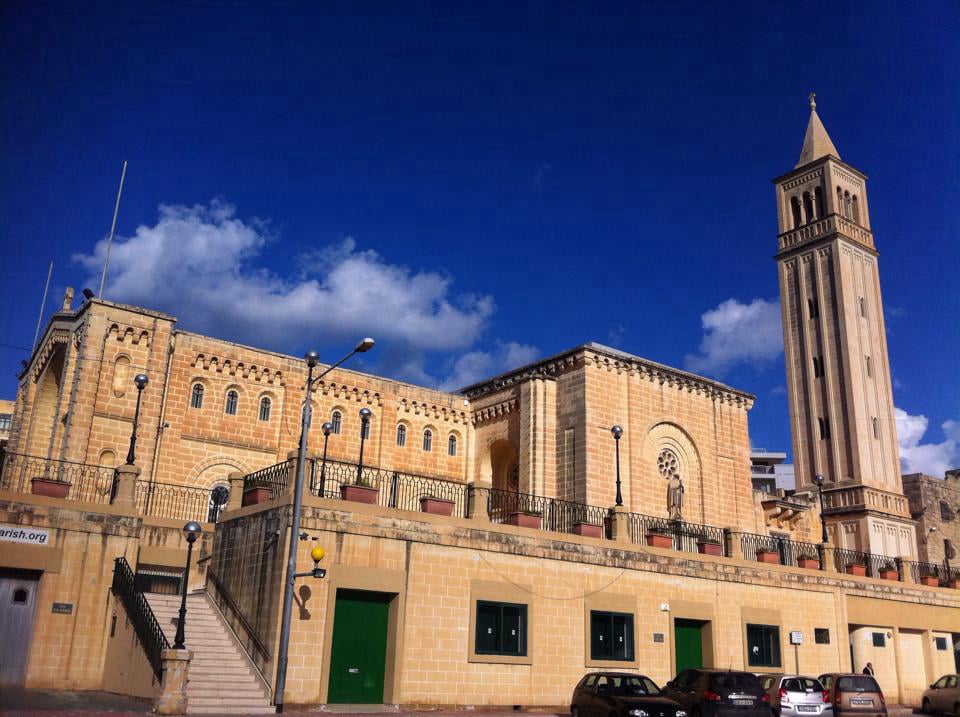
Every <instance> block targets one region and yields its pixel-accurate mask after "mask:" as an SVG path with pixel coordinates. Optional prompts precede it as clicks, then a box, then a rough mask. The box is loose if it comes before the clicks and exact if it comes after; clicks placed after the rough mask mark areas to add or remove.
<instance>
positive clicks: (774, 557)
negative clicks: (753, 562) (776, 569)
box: [757, 550, 780, 565]
mask: <svg viewBox="0 0 960 717" xmlns="http://www.w3.org/2000/svg"><path fill="white" fill-rule="evenodd" d="M757 560H759V561H760V562H761V563H770V564H771V565H779V564H780V553H777V552H775V551H773V550H758V551H757Z"/></svg>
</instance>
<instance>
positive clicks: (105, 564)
mask: <svg viewBox="0 0 960 717" xmlns="http://www.w3.org/2000/svg"><path fill="white" fill-rule="evenodd" d="M864 181H865V180H864V177H863V175H862V174H860V173H859V172H858V171H857V170H855V169H853V168H852V167H850V166H849V165H847V164H845V163H843V162H841V160H840V159H839V156H838V155H837V152H836V150H835V148H834V147H833V145H832V143H831V142H830V140H829V137H827V135H826V131H825V130H824V129H823V126H822V123H821V122H820V120H819V117H818V116H817V114H816V112H815V110H813V111H812V113H811V118H810V127H809V128H808V131H807V137H806V140H805V142H804V148H803V153H802V155H801V161H800V164H798V166H797V167H796V168H795V169H794V170H793V171H792V172H791V173H789V174H787V175H785V176H784V177H781V178H779V179H778V180H776V185H777V198H778V208H779V216H780V230H781V233H780V236H779V242H780V252H779V253H778V256H777V262H778V266H779V271H780V280H781V291H782V294H783V312H784V332H785V343H786V345H787V352H786V360H787V376H788V385H789V390H790V401H791V415H792V416H795V419H794V423H793V425H792V431H793V435H794V456H795V462H796V467H797V486H798V491H797V492H796V493H792V494H782V493H781V494H775V495H771V494H769V493H765V492H762V491H756V490H754V489H753V487H752V484H751V473H750V440H749V429H748V416H749V411H750V408H751V407H752V405H753V402H754V397H753V396H751V395H750V394H749V393H746V392H744V391H742V390H738V389H735V388H732V387H730V386H726V385H723V384H721V383H718V382H716V381H713V380H710V379H707V378H704V377H701V376H697V375H694V374H691V373H688V372H685V371H681V370H678V369H674V368H671V367H668V366H664V365H662V364H658V363H656V362H653V361H649V360H646V359H643V358H640V357H638V356H634V355H631V354H628V353H625V352H622V351H619V350H616V349H612V348H609V347H605V346H601V345H598V344H584V345H581V346H578V347H575V348H572V349H570V350H568V351H564V352H562V353H560V354H557V355H555V356H552V357H549V358H546V359H543V360H541V361H538V362H536V363H533V364H531V365H528V366H522V367H517V368H516V369H515V370H512V371H509V372H507V373H505V374H502V375H500V376H496V377H492V378H490V379H489V380H486V381H483V382H481V383H478V384H475V385H473V386H468V387H465V388H464V389H462V390H461V391H458V392H440V391H435V390H431V389H428V388H423V387H419V386H414V385H411V384H407V383H403V382H398V381H394V380H390V379H386V378H382V377H378V376H373V375H369V374H365V373H361V372H357V371H351V370H348V369H343V368H339V369H336V370H334V371H333V372H331V373H330V374H329V375H328V376H326V377H324V378H323V379H322V380H320V381H319V382H317V383H316V384H315V385H314V390H313V391H312V392H311V394H310V397H309V400H310V405H311V410H312V416H313V419H312V427H311V430H310V433H309V454H308V455H307V456H306V457H305V462H306V477H307V479H306V482H305V486H304V489H303V490H304V492H303V504H304V513H303V522H302V530H303V537H302V538H301V540H300V541H299V542H298V545H299V547H298V554H299V558H298V561H299V562H298V569H301V570H306V569H308V567H310V566H311V558H310V552H311V549H312V548H313V547H317V546H320V547H323V548H324V550H325V551H326V558H325V559H324V563H323V566H324V567H325V568H326V576H325V577H324V578H323V579H314V578H303V579H301V580H300V581H299V582H298V587H297V592H296V597H295V601H296V606H295V609H294V617H293V621H292V632H291V651H290V661H289V671H288V674H287V681H286V692H285V695H284V698H285V699H284V701H285V702H286V703H288V704H289V703H303V704H313V703H326V702H388V703H401V704H408V705H415V704H429V705H464V704H478V705H544V706H546V705H551V706H556V705H563V704H564V703H565V701H566V700H567V699H568V698H569V694H570V691H571V690H572V687H573V685H574V684H575V683H576V682H577V680H579V678H580V677H581V676H582V675H583V673H584V672H585V671H587V670H590V669H593V668H599V667H611V668H616V669H626V670H631V671H640V672H643V673H644V674H648V675H649V676H651V677H653V678H654V679H655V680H657V681H658V682H661V683H662V682H665V681H666V680H668V679H670V678H671V677H672V676H673V675H675V674H676V673H677V671H679V670H680V669H683V668H685V667H691V666H698V665H700V666H729V667H733V668H743V669H749V670H751V671H755V672H787V671H797V672H804V673H814V674H819V673H822V672H829V671H842V670H850V669H856V670H859V669H861V668H862V666H863V664H864V663H865V662H867V661H871V662H873V664H874V666H875V668H876V670H877V675H878V679H879V680H880V682H881V685H882V687H883V688H884V690H885V691H886V692H887V694H888V699H892V700H898V701H904V702H909V701H911V700H917V699H918V698H919V694H920V692H921V691H922V689H923V688H925V686H926V685H927V684H929V683H930V682H932V681H933V680H934V679H936V677H938V676H939V675H940V674H942V673H944V672H953V671H954V670H955V666H956V662H955V660H956V655H957V645H958V644H960V611H958V608H960V590H957V589H956V584H957V583H956V579H957V578H960V575H953V574H952V573H950V572H946V573H944V572H943V571H942V570H941V569H940V568H939V567H938V566H929V567H927V564H926V563H924V562H923V561H921V560H919V556H918V554H917V544H916V533H915V529H914V522H913V521H912V520H911V518H910V514H909V511H907V510H906V507H905V506H906V498H905V497H904V495H903V491H902V486H901V484H900V478H899V471H898V470H897V467H898V463H899V459H898V456H897V442H896V435H895V431H894V428H893V423H892V421H889V420H887V419H888V418H890V417H892V402H891V398H890V380H889V368H888V366H887V356H886V346H885V340H884V338H883V324H882V311H881V303H880V295H879V279H878V278H877V273H876V256H877V255H876V251H875V250H874V248H873V239H872V234H871V233H870V228H869V214H868V212H867V203H866V194H865V190H864ZM848 194H849V196H850V198H849V200H848V198H847V195H848ZM811 302H813V303H812V304H811ZM865 357H869V359H870V362H869V363H866V364H865V362H864V358H865ZM139 374H144V375H146V376H147V377H148V382H147V383H146V384H145V385H143V382H142V381H141V384H140V386H139V387H138V384H137V383H136V382H135V376H137V375H139ZM306 379H307V367H306V365H305V364H304V362H303V361H302V360H300V359H297V358H294V357H290V356H285V355H281V354H277V353H274V352H269V351H265V350H260V349H256V348H252V347H249V346H243V345H240V344H236V343H232V342H228V341H224V340H220V339H216V338H213V337H208V336H201V335H198V334H195V333H190V332H186V331H182V330H180V329H179V328H178V327H177V322H176V319H175V318H174V317H172V316H169V315H165V314H162V313H159V312H156V311H153V310H150V309H147V308H142V307H133V306H126V305H121V304H116V303H112V302H108V301H102V300H99V299H89V300H87V301H86V302H84V303H83V304H82V305H81V306H80V307H79V308H78V309H73V308H72V306H71V305H70V302H69V301H65V303H64V305H63V307H62V310H61V311H59V312H57V313H56V314H55V315H54V316H53V317H52V319H51V320H50V323H49V324H48V326H47V329H46V331H45V333H44V335H43V339H42V341H41V342H40V343H39V344H38V347H37V349H36V350H35V351H34V353H33V355H32V357H31V360H30V361H29V362H28V363H27V365H26V366H25V367H24V370H23V372H22V374H21V377H20V386H19V390H18V394H17V397H16V406H15V409H14V415H13V421H12V432H11V436H10V441H9V445H8V447H7V454H6V456H5V460H4V465H3V473H2V485H0V513H2V516H0V520H2V522H3V524H4V525H5V526H7V527H10V528H11V530H12V529H14V528H16V529H20V528H23V529H24V530H26V529H27V528H29V530H30V531H32V533H31V534H33V533H35V534H38V535H39V534H40V533H45V534H46V535H47V536H48V538H49V539H48V540H47V541H46V542H45V543H44V544H42V545H40V544H36V545H27V544H23V543H22V542H19V543H14V542H9V543H4V544H3V545H4V550H3V552H2V555H0V581H4V582H3V583H2V585H10V586H12V587H11V588H10V589H11V590H21V591H32V592H30V595H32V597H31V598H30V600H32V601H33V602H32V603H31V605H32V606H33V607H32V612H31V613H30V617H29V619H28V620H26V623H25V624H27V625H29V630H28V637H27V640H26V643H25V644H26V645H27V647H26V648H25V650H24V652H23V654H22V655H21V656H20V658H21V663H22V664H21V668H22V669H21V672H20V673H18V674H19V675H20V676H19V678H18V679H19V680H20V681H21V682H25V683H26V684H28V685H34V686H59V687H74V688H80V689H96V688H102V687H105V686H106V687H109V688H111V689H117V690H128V691H134V692H136V693H137V694H143V695H152V694H155V693H156V692H158V691H159V690H160V684H159V683H160V679H161V677H162V675H163V668H162V667H160V662H159V659H160V658H159V653H157V654H153V653H152V652H151V650H154V648H155V646H154V647H151V644H148V643H149V640H146V639H145V638H144V637H143V635H141V634H140V633H139V632H137V633H136V634H137V637H136V639H134V638H133V637H131V634H132V633H131V630H133V629H134V628H133V627H130V626H131V625H132V626H137V625H140V624H141V622H142V621H144V620H147V621H149V619H153V618H152V617H150V618H149V619H148V618H147V617H145V616H144V614H138V615H139V616H132V615H131V614H130V610H131V609H132V608H130V607H129V605H128V604H127V603H125V602H124V600H123V599H122V597H121V593H123V590H122V589H121V587H118V582H117V580H118V579H119V578H118V577H117V574H118V573H117V571H118V570H120V568H119V567H118V565H120V561H121V560H122V561H123V565H126V566H128V567H129V570H130V573H131V575H134V578H135V579H134V582H133V583H131V584H132V585H133V586H134V587H133V588H131V590H132V591H133V592H135V593H136V594H142V596H143V600H144V601H146V602H147V603H148V604H149V603H150V601H151V600H153V599H155V598H152V597H151V590H152V587H151V586H153V587H156V586H157V585H161V584H164V583H163V580H164V579H167V578H171V576H172V579H173V580H178V579H181V578H178V577H177V576H178V575H181V577H182V566H183V565H184V562H185V560H186V552H185V544H184V539H183V536H182V535H181V534H180V527H181V526H182V524H183V522H184V520H189V519H195V520H199V521H201V522H202V523H203V525H204V536H203V538H202V539H201V542H200V546H199V549H198V550H197V551H196V552H195V553H194V554H193V557H194V566H193V568H192V571H191V579H190V589H191V590H195V591H196V594H195V598H196V599H202V600H205V601H209V603H210V605H211V606H215V608H216V610H217V611H218V612H217V614H218V615H219V617H218V620H219V621H220V622H221V623H222V625H223V626H224V627H225V628H228V629H229V631H230V634H231V636H232V637H231V639H233V640H235V641H236V643H237V646H238V650H239V652H240V653H242V654H243V656H244V659H246V660H247V661H248V662H249V663H250V667H251V677H250V679H251V681H253V682H255V683H256V684H257V685H258V686H259V687H260V688H262V689H263V690H264V692H265V694H266V695H267V697H268V698H275V695H273V690H274V688H275V684H276V673H277V667H278V663H277V652H278V645H279V637H280V636H279V627H280V604H281V597H282V590H283V576H284V569H285V562H286V555H287V551H288V550H289V542H288V541H289V532H290V531H289V528H288V525H289V519H290V514H291V508H292V504H293V498H294V495H293V492H294V487H295V482H294V469H295V464H296V455H297V454H296V449H297V445H298V438H299V426H300V407H301V404H302V402H303V400H304V386H305V383H306ZM871 419H876V422H875V421H874V420H871ZM134 428H136V442H135V451H134V450H133V449H132V448H130V444H131V432H132V431H133V429H134ZM361 456H362V458H361ZM115 469H116V470H115ZM815 475H823V476H824V479H825V480H824V489H825V490H824V505H825V510H824V514H823V518H824V519H825V520H826V523H827V526H828V529H829V536H828V537H829V541H827V542H821V539H820V538H821V513H820V503H819V497H818V493H817V489H816V486H815V484H814V480H813V479H814V476H815ZM58 491H59V492H58ZM178 571H181V572H179V573H178ZM928 573H931V574H932V576H933V578H935V579H934V580H930V579H927V578H930V575H928ZM18 581H19V582H18ZM17 585H20V587H16V586H17ZM23 586H26V587H23ZM111 586H112V587H111ZM18 594H20V593H18ZM66 604H69V605H70V606H71V610H72V612H70V613H66V612H65V610H66V608H62V609H61V610H60V612H57V610H56V609H55V608H53V607H52V606H55V605H66ZM24 614H25V613H24ZM150 614H151V616H152V615H153V613H150ZM25 619H26V618H25ZM138 621H140V622H138ZM151 624H152V623H151ZM124 626H127V627H126V628H125V627H124ZM138 629H142V625H141V628H138ZM157 629H158V630H160V631H166V632H169V631H170V625H163V624H158V625H157ZM155 632H156V631H155ZM878 636H879V637H878ZM170 637H172V635H170ZM170 641H171V642H172V640H170ZM160 643H162V640H160ZM358 643H359V644H363V645H370V646H373V647H371V648H370V649H368V650H365V651H362V654H360V653H357V652H356V650H354V649H353V646H355V645H356V644H358ZM187 648H188V649H191V650H192V651H193V660H194V668H196V666H197V665H200V664H203V662H204V661H206V660H210V659H216V655H209V654H206V651H208V649H209V648H205V647H204V646H202V645H199V646H196V647H194V648H191V645H190V644H189V640H188V644H187ZM154 651H155V650H154ZM121 674H122V675H124V676H125V677H124V679H118V675H121ZM194 674H195V680H194V681H195V682H196V683H198V684H199V677H197V676H196V675H199V673H198V672H195V673H194ZM190 689H191V688H190V687H189V686H188V688H187V695H188V698H189V699H194V700H195V701H194V704H195V705H198V704H201V703H202V700H203V699H207V698H206V697H204V696H201V695H200V694H199V693H198V694H197V695H195V696H194V697H190ZM236 691H237V692H238V693H239V692H242V690H240V689H238V690H236ZM221 706H222V705H221Z"/></svg>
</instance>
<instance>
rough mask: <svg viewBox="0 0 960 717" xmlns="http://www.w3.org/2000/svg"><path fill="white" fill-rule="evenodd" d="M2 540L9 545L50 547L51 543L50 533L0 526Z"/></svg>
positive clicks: (12, 526) (14, 526) (47, 531)
mask: <svg viewBox="0 0 960 717" xmlns="http://www.w3.org/2000/svg"><path fill="white" fill-rule="evenodd" d="M0 540H4V541H6V542H8V543H27V544H28V545H48V544H49V543H50V531H49V530H37V529H36V528H29V527H28V528H24V527H21V526H19V525H0Z"/></svg>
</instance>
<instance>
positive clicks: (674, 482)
mask: <svg viewBox="0 0 960 717" xmlns="http://www.w3.org/2000/svg"><path fill="white" fill-rule="evenodd" d="M667 515H668V516H669V517H670V520H683V481H682V480H681V479H680V475H679V474H677V473H674V474H673V475H672V476H670V481H669V482H668V483H667Z"/></svg>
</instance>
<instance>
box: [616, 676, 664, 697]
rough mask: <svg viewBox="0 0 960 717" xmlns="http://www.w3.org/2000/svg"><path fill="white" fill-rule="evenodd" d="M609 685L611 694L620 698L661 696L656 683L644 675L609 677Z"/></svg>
mask: <svg viewBox="0 0 960 717" xmlns="http://www.w3.org/2000/svg"><path fill="white" fill-rule="evenodd" d="M607 684H609V685H610V688H609V689H610V693H611V694H614V695H618V696H620V697H642V696H643V695H658V694H660V688H659V687H657V685H656V683H654V681H653V680H651V679H650V678H649V677H644V676H643V675H607Z"/></svg>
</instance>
